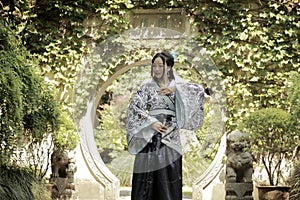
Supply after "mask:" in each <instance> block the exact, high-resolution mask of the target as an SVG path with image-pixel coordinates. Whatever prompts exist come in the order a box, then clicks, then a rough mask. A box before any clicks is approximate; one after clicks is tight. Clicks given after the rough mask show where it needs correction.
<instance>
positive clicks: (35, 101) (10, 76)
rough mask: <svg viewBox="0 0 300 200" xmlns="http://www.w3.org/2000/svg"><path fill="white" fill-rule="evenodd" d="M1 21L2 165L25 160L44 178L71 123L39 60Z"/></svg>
mask: <svg viewBox="0 0 300 200" xmlns="http://www.w3.org/2000/svg"><path fill="white" fill-rule="evenodd" d="M0 24H1V25H0V38H1V41H0V48H1V49H0V69H1V70H0V135H1V137H0V168H1V167H2V166H13V165H17V166H20V165H23V164H24V163H26V166H30V167H31V168H33V169H34V171H35V173H36V175H37V176H39V177H40V178H42V177H43V176H45V174H46V170H47V168H48V167H49V157H50V153H51V145H52V144H53V143H56V144H57V145H61V146H63V145H65V144H63V143H60V142H59V140H57V138H58V137H57V136H58V133H60V132H61V131H62V129H63V128H64V127H68V131H72V127H70V126H69V125H68V121H67V120H65V119H63V117H62V113H63V112H62V110H61V107H60V105H59V103H58V102H57V100H56V99H55V98H54V95H53V92H54V91H53V90H52V89H51V88H50V87H49V85H47V84H46V83H45V82H44V80H43V78H42V76H41V75H40V73H39V71H38V70H37V60H35V59H33V58H32V56H31V54H30V53H29V52H28V51H27V50H26V49H25V48H24V47H23V46H22V44H21V41H20V40H19V39H18V38H17V37H15V34H14V32H13V31H11V30H10V29H9V28H8V27H7V26H6V25H5V24H4V23H3V21H2V20H1V21H0ZM73 132H74V129H73ZM76 142H77V141H76V140H73V141H72V145H73V146H72V145H69V146H66V148H74V147H75V146H74V143H76Z"/></svg>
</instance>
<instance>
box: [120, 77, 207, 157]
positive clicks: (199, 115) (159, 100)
mask: <svg viewBox="0 0 300 200" xmlns="http://www.w3.org/2000/svg"><path fill="white" fill-rule="evenodd" d="M175 80H176V81H172V82H171V83H170V85H169V87H172V86H175V87H176V92H175V93H172V94H169V95H162V94H158V90H159V87H158V85H157V83H156V82H155V81H154V80H152V81H150V82H148V83H145V84H144V85H142V87H141V88H140V89H139V90H138V91H137V93H136V94H135V95H134V97H133V98H132V100H131V102H130V104H129V107H128V110H127V122H126V132H127V142H128V151H129V153H131V154H137V153H139V152H140V151H141V150H142V149H143V148H144V147H145V146H146V145H147V143H148V142H151V139H152V137H153V135H154V134H155V133H156V132H155V130H154V129H152V128H151V124H153V123H154V122H157V121H158V120H157V119H156V118H155V115H156V114H168V115H174V120H172V123H171V124H169V125H168V131H167V133H166V134H164V135H163V137H162V143H164V144H165V145H167V146H169V147H171V148H173V149H175V150H176V151H178V152H179V153H182V149H181V144H180V136H179V130H178V129H179V128H181V129H187V130H196V129H197V128H199V127H200V126H201V125H202V123H203V116H204V107H203V102H204V90H203V88H202V86H201V85H198V84H191V83H188V82H186V81H185V80H183V79H181V78H176V77H175ZM166 96H167V97H166ZM153 113H155V114H153Z"/></svg>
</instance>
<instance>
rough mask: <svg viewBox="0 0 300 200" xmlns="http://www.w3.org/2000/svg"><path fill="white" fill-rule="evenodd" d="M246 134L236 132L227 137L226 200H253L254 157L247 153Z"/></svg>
mask: <svg viewBox="0 0 300 200" xmlns="http://www.w3.org/2000/svg"><path fill="white" fill-rule="evenodd" d="M244 136H245V134H244V133H242V132H240V131H238V130H236V131H233V132H231V133H230V134H228V136H227V149H226V155H227V161H226V186H225V188H226V199H227V200H228V199H231V200H240V199H241V200H242V199H243V200H252V199H253V197H252V192H253V183H252V174H253V165H252V162H253V157H252V155H251V154H250V153H249V152H247V150H246V148H247V147H248V141H246V140H245V139H244Z"/></svg>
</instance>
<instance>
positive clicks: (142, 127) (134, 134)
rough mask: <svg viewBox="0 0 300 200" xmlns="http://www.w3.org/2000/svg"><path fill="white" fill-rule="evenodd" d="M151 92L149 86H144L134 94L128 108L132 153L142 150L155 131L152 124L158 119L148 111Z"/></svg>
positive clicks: (127, 122) (128, 140)
mask: <svg viewBox="0 0 300 200" xmlns="http://www.w3.org/2000/svg"><path fill="white" fill-rule="evenodd" d="M149 93H150V92H149V87H147V85H144V86H142V87H141V89H139V90H138V92H137V93H136V94H135V95H134V97H133V99H132V100H131V102H130V104H129V106H128V109H127V121H126V134H127V135H126V138H127V144H128V151H129V153H131V154H137V153H138V152H140V151H141V150H142V149H143V148H144V147H145V146H146V145H147V143H148V142H149V141H151V139H152V136H153V135H154V133H155V131H154V130H153V129H152V128H151V124H153V123H154V122H156V121H158V120H157V119H156V118H154V117H152V116H150V115H149V114H148V113H147V105H148V103H149V102H148V101H149Z"/></svg>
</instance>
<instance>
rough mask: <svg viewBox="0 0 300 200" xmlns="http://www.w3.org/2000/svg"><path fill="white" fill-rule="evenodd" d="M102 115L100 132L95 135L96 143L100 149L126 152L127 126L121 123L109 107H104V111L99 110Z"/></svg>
mask: <svg viewBox="0 0 300 200" xmlns="http://www.w3.org/2000/svg"><path fill="white" fill-rule="evenodd" d="M98 112H99V114H100V126H99V130H98V131H97V133H96V134H95V141H96V143H97V146H98V148H104V147H105V148H110V149H114V150H126V149H127V148H126V146H127V145H126V144H127V143H126V133H125V128H124V127H125V124H124V123H120V121H119V118H117V117H115V116H114V114H113V113H112V111H111V108H110V107H109V106H108V105H106V106H105V105H104V106H103V110H98Z"/></svg>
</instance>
